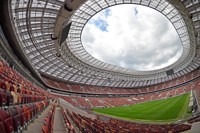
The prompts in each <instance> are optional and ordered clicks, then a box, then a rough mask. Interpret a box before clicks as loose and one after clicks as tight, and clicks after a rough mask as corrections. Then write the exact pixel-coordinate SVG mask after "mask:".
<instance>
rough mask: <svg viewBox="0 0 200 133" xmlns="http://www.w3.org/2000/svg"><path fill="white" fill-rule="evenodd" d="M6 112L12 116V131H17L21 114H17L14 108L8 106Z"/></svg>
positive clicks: (19, 126)
mask: <svg viewBox="0 0 200 133" xmlns="http://www.w3.org/2000/svg"><path fill="white" fill-rule="evenodd" d="M7 111H8V113H9V115H10V117H12V118H13V126H14V131H15V132H17V131H19V130H20V128H21V116H20V114H18V112H17V110H16V108H8V110H7Z"/></svg>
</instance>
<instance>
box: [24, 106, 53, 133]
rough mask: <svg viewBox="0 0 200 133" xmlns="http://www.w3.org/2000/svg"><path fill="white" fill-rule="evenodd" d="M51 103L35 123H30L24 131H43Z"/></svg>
mask: <svg viewBox="0 0 200 133" xmlns="http://www.w3.org/2000/svg"><path fill="white" fill-rule="evenodd" d="M50 108H51V105H50V106H48V107H47V108H46V109H45V110H44V111H43V112H42V113H41V114H40V115H39V116H38V118H36V119H35V120H34V122H33V123H30V124H29V125H28V128H27V130H23V133H42V125H44V119H45V117H46V116H47V114H48V112H49V110H50Z"/></svg>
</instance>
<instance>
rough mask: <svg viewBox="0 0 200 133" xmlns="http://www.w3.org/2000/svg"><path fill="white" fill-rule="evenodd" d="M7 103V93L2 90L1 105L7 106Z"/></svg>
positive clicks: (0, 93) (0, 95)
mask: <svg viewBox="0 0 200 133" xmlns="http://www.w3.org/2000/svg"><path fill="white" fill-rule="evenodd" d="M6 104H7V96H6V93H3V92H0V107H2V106H5V105H6Z"/></svg>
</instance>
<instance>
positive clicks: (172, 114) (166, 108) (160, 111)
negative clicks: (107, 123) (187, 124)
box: [93, 93, 190, 122]
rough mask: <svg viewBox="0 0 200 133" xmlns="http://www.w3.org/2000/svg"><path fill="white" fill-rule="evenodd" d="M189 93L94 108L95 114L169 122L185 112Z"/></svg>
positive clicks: (181, 116)
mask: <svg viewBox="0 0 200 133" xmlns="http://www.w3.org/2000/svg"><path fill="white" fill-rule="evenodd" d="M189 98H190V93H187V94H183V95H180V96H177V97H171V98H168V99H162V100H156V101H150V102H145V103H141V104H136V105H131V106H121V107H112V108H94V109H93V111H94V112H96V113H97V114H103V115H108V116H113V117H117V118H120V119H125V120H134V121H146V122H148V121H149V122H171V121H177V120H179V119H181V118H183V117H184V116H185V115H186V114H187V109H188V104H189Z"/></svg>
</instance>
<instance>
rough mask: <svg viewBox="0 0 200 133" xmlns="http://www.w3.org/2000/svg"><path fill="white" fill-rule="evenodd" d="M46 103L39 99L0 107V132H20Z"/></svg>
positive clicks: (47, 102)
mask: <svg viewBox="0 0 200 133" xmlns="http://www.w3.org/2000/svg"><path fill="white" fill-rule="evenodd" d="M37 105H40V106H37ZM48 105H49V101H41V102H37V103H29V104H24V105H22V106H19V105H17V106H14V107H9V108H6V109H3V108H0V133H13V132H15V133H21V131H22V130H24V129H26V127H27V125H28V124H29V123H30V122H31V121H33V120H34V119H35V118H36V116H37V115H39V114H40V112H41V111H43V110H44V109H45V107H47V106H48Z"/></svg>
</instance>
